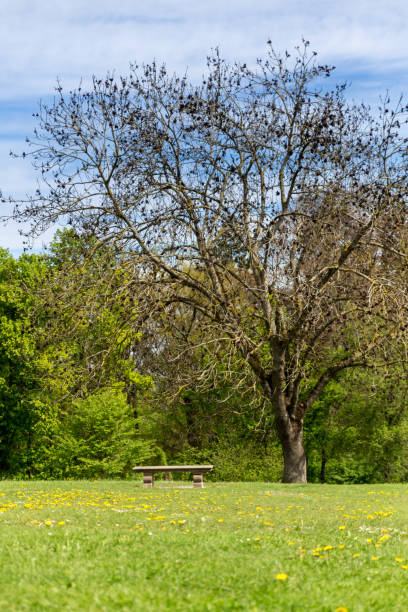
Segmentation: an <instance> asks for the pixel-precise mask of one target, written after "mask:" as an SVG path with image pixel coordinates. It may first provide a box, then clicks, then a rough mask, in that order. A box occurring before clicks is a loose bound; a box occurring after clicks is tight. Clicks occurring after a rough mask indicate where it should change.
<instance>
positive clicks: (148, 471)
mask: <svg viewBox="0 0 408 612" xmlns="http://www.w3.org/2000/svg"><path fill="white" fill-rule="evenodd" d="M213 467H214V466H213V465H137V466H136V467H134V468H132V469H133V471H134V472H143V483H144V486H145V487H152V486H153V484H154V475H155V474H157V473H158V472H191V473H192V474H193V484H194V486H195V487H200V488H202V487H203V486H204V480H203V474H204V472H211V470H212V469H213Z"/></svg>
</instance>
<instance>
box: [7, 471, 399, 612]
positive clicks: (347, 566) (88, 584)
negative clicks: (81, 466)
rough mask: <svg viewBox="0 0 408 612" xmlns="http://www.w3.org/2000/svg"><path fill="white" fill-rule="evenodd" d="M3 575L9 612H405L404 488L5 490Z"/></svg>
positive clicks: (38, 486) (99, 486)
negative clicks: (280, 577)
mask: <svg viewBox="0 0 408 612" xmlns="http://www.w3.org/2000/svg"><path fill="white" fill-rule="evenodd" d="M184 484H185V483H184ZM0 566H1V572H0V610H2V611H3V610H7V611H8V612H11V611H18V612H23V611H26V610H29V611H30V612H31V611H32V610H70V611H75V610H80V611H81V612H83V611H88V610H89V611H95V612H102V611H105V610H106V611H108V612H110V611H113V610H143V611H145V610H146V611H150V610H151V611H155V612H156V611H161V610H171V611H172V612H173V611H183V612H184V611H187V610H191V611H194V612H200V611H204V610H206V611H212V610H219V611H223V612H224V611H227V610H243V611H245V612H247V611H251V610H267V611H270V610H284V611H287V610H298V611H302V612H308V611H310V610H327V611H333V612H334V611H335V610H337V609H338V608H340V610H342V609H343V608H346V609H347V610H348V611H349V612H354V611H358V610H370V611H371V610H384V611H387V612H389V611H391V610H392V611H398V610H404V611H405V610H406V608H407V606H408V604H407V601H408V569H407V568H408V485H367V486H363V485H361V486H360V485H354V486H334V485H332V486H322V485H320V486H319V485H286V486H285V485H279V484H270V483H208V484H207V485H206V488H205V489H191V488H188V489H187V488H182V487H181V486H180V487H179V488H177V484H176V483H173V484H171V485H170V486H167V488H165V487H164V484H163V483H160V482H158V483H157V485H156V487H155V488H154V489H150V490H149V489H143V488H142V486H141V483H140V482H136V481H125V482H118V481H114V482H14V481H0ZM279 574H282V575H284V576H287V578H284V579H277V578H276V576H277V575H279ZM284 576H283V577H284Z"/></svg>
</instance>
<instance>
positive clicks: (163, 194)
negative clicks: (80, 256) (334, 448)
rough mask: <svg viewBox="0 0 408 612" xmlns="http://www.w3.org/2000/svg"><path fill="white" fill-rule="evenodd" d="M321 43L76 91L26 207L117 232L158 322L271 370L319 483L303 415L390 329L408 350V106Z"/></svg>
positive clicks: (63, 103)
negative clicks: (351, 89)
mask: <svg viewBox="0 0 408 612" xmlns="http://www.w3.org/2000/svg"><path fill="white" fill-rule="evenodd" d="M315 55H316V54H315V53H311V52H310V51H309V48H308V43H307V42H305V43H304V44H303V45H302V46H301V47H299V48H298V49H297V50H296V53H295V55H294V57H291V56H290V55H289V54H287V53H286V54H284V55H283V56H280V55H279V54H278V53H276V52H275V51H274V49H273V47H272V46H271V45H270V44H269V47H268V52H267V55H266V57H265V58H264V59H261V60H258V61H257V63H256V65H255V66H254V67H249V66H247V65H245V64H243V65H241V64H232V65H231V64H228V63H226V62H225V61H223V60H222V59H221V58H220V57H219V54H218V52H214V53H213V54H212V55H211V56H210V57H209V58H208V71H207V73H206V75H205V76H204V77H203V79H202V81H201V82H200V83H199V84H196V83H193V82H191V81H190V80H189V79H188V77H187V76H183V77H179V76H177V75H169V74H168V73H167V72H166V69H165V68H164V67H158V66H156V65H155V64H152V65H147V66H141V67H138V66H137V65H132V66H131V70H130V73H129V75H128V76H126V77H115V76H114V75H108V76H107V77H106V78H104V79H98V78H94V80H93V84H92V87H90V88H88V89H86V90H81V88H79V89H78V90H76V91H71V92H68V93H65V92H64V91H63V90H62V88H61V87H59V88H58V92H57V95H56V98H55V101H54V103H53V104H51V105H50V106H42V107H41V108H40V111H39V113H38V130H37V131H36V133H35V136H34V138H33V139H32V140H31V141H30V145H31V149H30V150H29V151H28V152H27V154H28V155H30V156H31V158H32V160H33V162H34V165H35V166H36V168H37V169H38V170H39V174H40V178H41V179H42V181H43V186H41V187H40V188H39V190H38V191H37V193H36V194H35V195H33V197H32V198H30V199H29V200H28V201H26V202H20V203H18V204H17V205H16V209H15V216H16V217H17V218H18V219H20V220H21V221H23V222H25V221H27V220H29V221H31V222H32V224H33V231H34V232H41V231H43V230H44V229H45V228H46V227H48V226H49V225H50V224H52V223H54V222H55V221H57V220H59V221H61V220H65V221H66V222H67V223H69V224H70V225H71V226H72V227H74V228H75V229H76V231H77V232H78V233H79V234H83V233H85V234H90V233H91V234H94V235H95V236H97V238H98V239H99V240H100V243H101V244H103V243H106V242H110V243H114V244H115V248H116V249H118V250H119V251H121V252H126V254H127V255H126V260H127V265H133V266H134V271H135V282H136V281H137V282H138V283H139V284H143V285H144V291H143V292H142V293H141V294H140V295H139V299H140V303H141V305H142V303H144V306H145V308H147V305H148V308H147V310H148V311H149V314H150V316H151V321H150V323H149V325H150V327H149V330H150V332H151V331H152V330H154V329H157V330H161V333H164V332H166V330H167V331H169V330H173V331H174V332H175V333H176V336H177V338H178V345H179V348H180V351H183V350H187V349H188V347H189V345H190V346H192V347H194V345H195V346H201V347H205V351H206V355H207V358H206V359H205V360H200V364H201V367H202V368H206V369H207V370H208V372H209V373H210V371H211V368H213V369H214V364H215V363H216V361H217V359H218V358H222V359H223V363H224V364H225V363H227V364H228V363H230V364H233V365H231V372H232V371H233V372H234V376H235V378H234V377H232V379H231V380H236V379H237V367H238V373H239V377H238V378H239V379H240V380H245V381H252V383H254V382H255V384H256V386H257V387H258V389H259V390H260V392H261V393H262V394H263V396H264V398H265V402H266V405H267V406H270V407H271V408H270V409H271V411H272V412H273V415H274V422H275V424H276V427H277V431H278V434H279V438H280V440H281V443H282V448H283V455H284V474H283V481H284V482H305V481H306V458H305V453H304V449H303V439H302V438H303V420H304V416H305V413H306V411H307V410H308V408H309V407H310V406H311V405H312V404H313V402H314V401H315V400H316V398H318V397H319V395H320V394H321V393H322V391H323V390H324V388H325V385H326V384H327V383H328V381H330V380H331V379H332V378H333V377H335V376H336V375H337V374H338V373H339V372H340V371H341V370H343V369H344V368H350V367H357V366H369V367H370V366H374V365H377V366H386V365H387V360H385V361H384V360H381V359H378V354H379V353H378V350H377V349H378V347H379V346H382V348H384V345H385V344H386V343H387V342H388V341H389V340H390V339H391V340H392V342H393V349H392V355H393V359H405V358H406V347H405V333H406V328H407V327H406V326H407V284H406V261H407V254H408V245H407V209H406V195H407V163H406V161H407V158H406V153H407V144H406V140H404V138H403V136H402V135H401V124H402V123H403V122H404V117H405V113H406V111H407V107H403V105H402V102H400V103H399V104H397V105H396V107H395V108H394V109H391V107H390V104H389V101H388V100H386V99H385V100H384V101H383V104H382V106H381V108H380V109H379V110H378V111H377V109H376V112H375V114H374V115H373V114H372V113H371V112H370V110H369V109H368V108H366V107H365V106H364V105H355V104H350V103H348V102H347V100H346V99H345V95H344V89H345V87H344V86H343V85H336V86H330V83H331V78H332V76H331V75H332V68H331V67H328V66H320V65H319V64H318V63H317V61H316V57H315ZM402 132H403V130H402ZM129 262H132V264H130V263H129ZM131 286H132V285H130V287H131ZM134 286H135V285H133V287H134ZM181 319H182V320H183V323H182V324H181V323H180V321H181ZM157 333H158V332H157ZM159 351H160V342H159V341H158V343H157V352H159ZM237 364H238V366H237ZM224 371H228V367H225V368H224ZM179 375H180V377H182V375H183V369H182V368H180V369H178V368H177V367H175V368H174V378H175V379H177V378H178V376H179ZM231 376H232V374H231ZM205 378H206V372H205V371H201V377H200V380H201V381H203V380H205ZM208 378H209V379H211V378H212V376H211V375H210V374H209V376H208ZM237 384H239V380H238V382H237Z"/></svg>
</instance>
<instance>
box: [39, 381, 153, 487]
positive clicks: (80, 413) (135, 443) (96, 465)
mask: <svg viewBox="0 0 408 612" xmlns="http://www.w3.org/2000/svg"><path fill="white" fill-rule="evenodd" d="M137 427H138V423H137V420H136V419H135V417H134V415H133V414H132V412H131V409H130V407H129V405H128V403H127V401H126V397H125V395H124V394H123V392H122V391H120V390H101V391H99V392H97V393H95V394H93V395H90V396H88V397H86V398H85V399H78V400H75V401H73V402H72V404H71V405H70V407H69V410H67V412H66V413H65V414H64V416H63V417H62V419H61V421H60V423H58V425H57V427H56V431H54V432H53V435H52V437H51V439H50V442H51V444H52V445H51V446H50V447H49V448H48V449H47V450H46V449H44V455H43V462H42V464H41V463H38V464H37V465H36V466H35V468H36V470H37V472H38V475H39V476H41V477H52V478H62V477H64V478H113V477H114V478H117V477H129V476H130V474H131V467H132V465H135V464H138V463H143V462H144V461H146V460H147V459H148V458H149V457H151V456H152V455H154V454H155V452H156V451H155V445H154V442H152V441H146V440H143V439H141V438H140V436H138V429H137Z"/></svg>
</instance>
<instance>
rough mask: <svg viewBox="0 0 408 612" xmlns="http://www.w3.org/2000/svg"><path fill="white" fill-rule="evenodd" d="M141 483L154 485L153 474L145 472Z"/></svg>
mask: <svg viewBox="0 0 408 612" xmlns="http://www.w3.org/2000/svg"><path fill="white" fill-rule="evenodd" d="M143 484H144V486H145V487H152V486H153V485H154V474H151V473H150V472H145V473H144V474H143Z"/></svg>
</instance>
